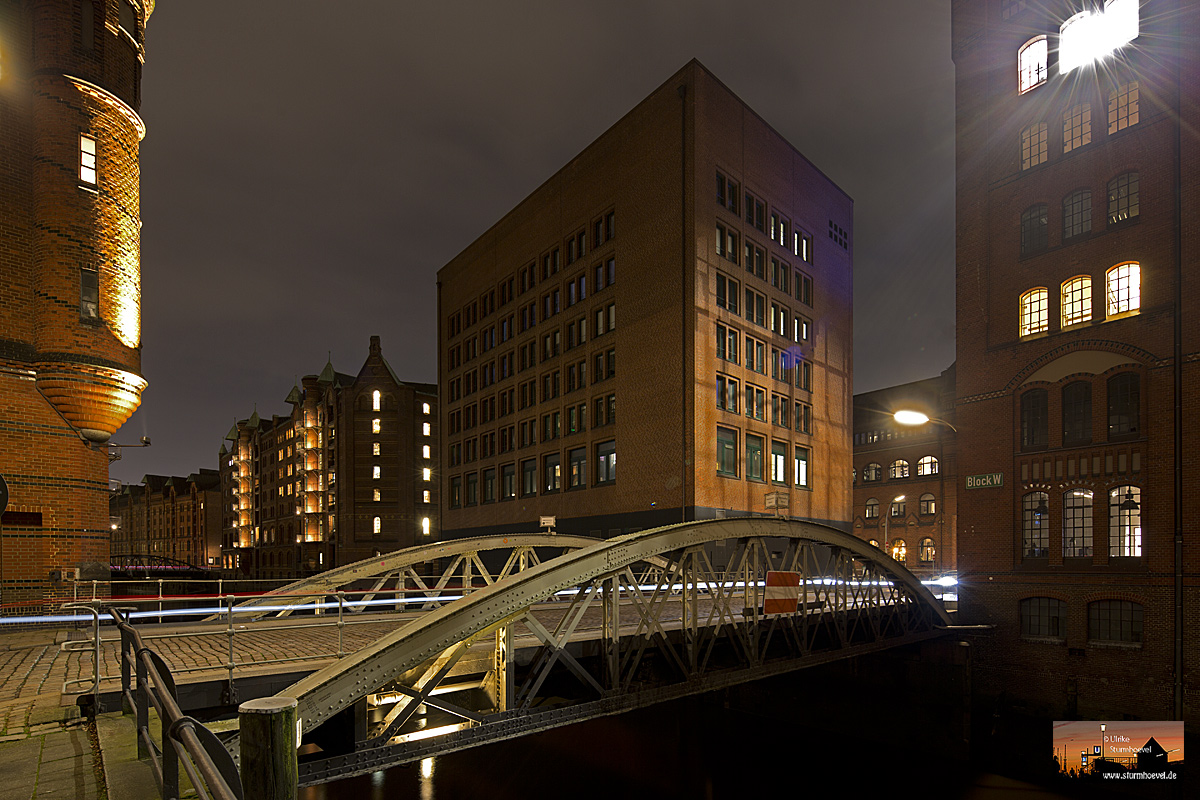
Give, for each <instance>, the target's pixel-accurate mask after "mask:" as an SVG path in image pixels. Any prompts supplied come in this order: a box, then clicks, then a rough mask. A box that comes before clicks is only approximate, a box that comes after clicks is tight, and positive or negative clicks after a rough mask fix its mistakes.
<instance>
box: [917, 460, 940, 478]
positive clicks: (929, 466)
mask: <svg viewBox="0 0 1200 800" xmlns="http://www.w3.org/2000/svg"><path fill="white" fill-rule="evenodd" d="M937 473H938V460H937V459H936V458H934V457H933V456H925V457H923V458H922V459H921V460H920V461H918V462H917V474H918V475H937Z"/></svg>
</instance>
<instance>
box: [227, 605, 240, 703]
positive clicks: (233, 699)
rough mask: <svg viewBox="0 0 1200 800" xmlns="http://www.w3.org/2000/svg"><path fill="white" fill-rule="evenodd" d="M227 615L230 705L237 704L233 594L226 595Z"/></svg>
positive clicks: (228, 693) (228, 692) (228, 698)
mask: <svg viewBox="0 0 1200 800" xmlns="http://www.w3.org/2000/svg"><path fill="white" fill-rule="evenodd" d="M225 613H226V616H227V620H228V622H227V624H226V626H225V630H226V633H227V636H228V638H229V661H228V663H227V664H226V665H225V667H226V670H228V672H229V678H228V686H227V687H226V694H227V695H228V696H227V697H226V700H227V701H228V702H229V703H235V702H237V689H236V687H235V686H234V684H233V668H234V661H233V595H231V594H228V595H225Z"/></svg>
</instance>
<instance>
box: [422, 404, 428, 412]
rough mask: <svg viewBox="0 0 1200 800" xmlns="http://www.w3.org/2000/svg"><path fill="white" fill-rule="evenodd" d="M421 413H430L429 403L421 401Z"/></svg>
mask: <svg viewBox="0 0 1200 800" xmlns="http://www.w3.org/2000/svg"><path fill="white" fill-rule="evenodd" d="M421 413H422V414H428V413H429V403H421Z"/></svg>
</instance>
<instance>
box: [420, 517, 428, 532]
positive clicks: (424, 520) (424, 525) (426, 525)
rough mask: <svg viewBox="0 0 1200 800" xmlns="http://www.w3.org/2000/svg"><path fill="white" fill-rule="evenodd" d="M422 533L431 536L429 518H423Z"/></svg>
mask: <svg viewBox="0 0 1200 800" xmlns="http://www.w3.org/2000/svg"><path fill="white" fill-rule="evenodd" d="M421 533H423V534H425V535H426V536H428V535H429V517H421Z"/></svg>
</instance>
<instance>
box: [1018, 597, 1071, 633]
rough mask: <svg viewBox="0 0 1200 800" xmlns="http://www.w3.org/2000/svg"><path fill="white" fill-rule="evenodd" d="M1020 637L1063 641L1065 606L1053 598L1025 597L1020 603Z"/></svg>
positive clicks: (1065, 621)
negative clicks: (1037, 637) (1038, 637)
mask: <svg viewBox="0 0 1200 800" xmlns="http://www.w3.org/2000/svg"><path fill="white" fill-rule="evenodd" d="M1020 611H1021V635H1022V636H1040V637H1047V638H1052V639H1064V638H1066V635H1067V604H1066V603H1064V602H1063V601H1062V600H1056V599H1055V598H1053V597H1027V598H1025V599H1024V600H1022V601H1021V604H1020Z"/></svg>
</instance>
